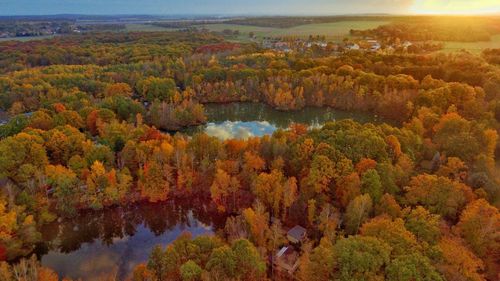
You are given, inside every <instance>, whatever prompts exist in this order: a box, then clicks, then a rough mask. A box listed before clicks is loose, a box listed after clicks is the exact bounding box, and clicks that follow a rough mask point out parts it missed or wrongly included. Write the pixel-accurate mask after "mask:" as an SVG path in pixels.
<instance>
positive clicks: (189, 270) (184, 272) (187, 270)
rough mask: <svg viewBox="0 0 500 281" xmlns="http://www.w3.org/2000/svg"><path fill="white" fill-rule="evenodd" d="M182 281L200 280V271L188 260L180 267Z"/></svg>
mask: <svg viewBox="0 0 500 281" xmlns="http://www.w3.org/2000/svg"><path fill="white" fill-rule="evenodd" d="M180 271H181V277H182V280H183V281H196V280H200V277H201V272H202V269H201V267H200V266H199V265H197V264H196V263H195V262H194V261H192V260H188V261H187V262H185V263H184V264H183V265H181V267H180Z"/></svg>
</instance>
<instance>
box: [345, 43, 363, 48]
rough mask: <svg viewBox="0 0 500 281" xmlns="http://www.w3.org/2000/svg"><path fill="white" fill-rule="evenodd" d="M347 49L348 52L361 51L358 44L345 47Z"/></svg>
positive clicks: (349, 44)
mask: <svg viewBox="0 0 500 281" xmlns="http://www.w3.org/2000/svg"><path fill="white" fill-rule="evenodd" d="M345 48H346V49H347V50H359V49H360V48H359V45H358V44H356V43H348V44H347V45H345Z"/></svg>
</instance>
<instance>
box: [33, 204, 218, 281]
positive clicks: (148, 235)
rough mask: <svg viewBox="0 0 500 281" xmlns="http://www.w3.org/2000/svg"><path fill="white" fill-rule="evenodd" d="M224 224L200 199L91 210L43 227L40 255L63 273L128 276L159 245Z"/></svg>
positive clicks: (87, 276) (45, 263)
mask: <svg viewBox="0 0 500 281" xmlns="http://www.w3.org/2000/svg"><path fill="white" fill-rule="evenodd" d="M194 201H196V202H194ZM224 223H225V218H224V216H220V215H219V214H217V213H216V210H215V209H213V208H212V207H211V204H209V203H208V202H204V201H203V200H197V199H194V200H190V201H189V203H188V202H183V201H179V200H176V201H166V202H162V203H156V204H151V203H148V204H146V203H143V204H140V205H133V206H129V207H116V208H109V209H106V210H103V211H88V212H84V213H82V214H79V215H78V216H77V217H75V218H72V219H64V220H62V221H60V222H53V223H50V224H47V225H45V226H43V228H42V230H41V232H42V236H43V241H44V242H43V243H42V244H41V245H39V247H38V248H37V250H36V254H37V255H38V256H39V257H40V259H41V263H42V265H43V266H47V267H50V268H52V269H53V270H55V271H56V272H57V273H58V274H59V275H60V276H67V277H71V278H73V279H78V278H81V279H82V280H98V279H100V277H104V276H106V275H107V274H109V273H114V274H116V276H117V279H118V280H124V279H126V278H127V277H128V276H129V275H130V274H131V272H132V270H133V268H134V267H135V266H136V265H137V264H138V263H141V262H145V261H147V259H148V256H149V253H150V252H151V250H152V248H153V247H154V246H155V245H158V244H160V245H168V244H169V243H171V242H172V241H174V240H175V239H176V238H177V237H178V236H179V235H180V234H181V233H182V232H184V231H189V232H191V233H192V234H193V237H195V236H198V235H202V234H213V233H214V231H215V230H216V229H219V228H222V227H223V226H224Z"/></svg>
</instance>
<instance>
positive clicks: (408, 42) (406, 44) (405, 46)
mask: <svg viewBox="0 0 500 281" xmlns="http://www.w3.org/2000/svg"><path fill="white" fill-rule="evenodd" d="M412 45H413V43H412V42H410V41H404V42H403V44H401V46H402V47H403V48H404V49H408V47H410V46H412Z"/></svg>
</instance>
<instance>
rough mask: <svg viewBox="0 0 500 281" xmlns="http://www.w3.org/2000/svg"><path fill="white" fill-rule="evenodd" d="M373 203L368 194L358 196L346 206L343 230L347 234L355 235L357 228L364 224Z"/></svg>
mask: <svg viewBox="0 0 500 281" xmlns="http://www.w3.org/2000/svg"><path fill="white" fill-rule="evenodd" d="M372 208H373V203H372V199H371V198H370V195H369V194H363V195H359V196H357V197H356V198H354V200H352V201H351V203H349V205H347V209H346V212H345V215H344V225H345V230H346V232H347V233H348V234H356V233H357V232H358V228H359V226H360V225H361V224H362V223H363V222H365V221H366V220H367V219H368V218H369V216H370V213H371V212H372Z"/></svg>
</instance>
